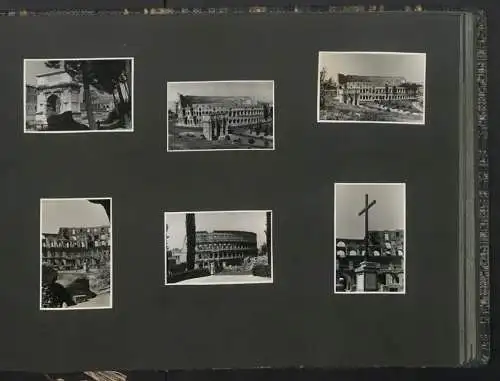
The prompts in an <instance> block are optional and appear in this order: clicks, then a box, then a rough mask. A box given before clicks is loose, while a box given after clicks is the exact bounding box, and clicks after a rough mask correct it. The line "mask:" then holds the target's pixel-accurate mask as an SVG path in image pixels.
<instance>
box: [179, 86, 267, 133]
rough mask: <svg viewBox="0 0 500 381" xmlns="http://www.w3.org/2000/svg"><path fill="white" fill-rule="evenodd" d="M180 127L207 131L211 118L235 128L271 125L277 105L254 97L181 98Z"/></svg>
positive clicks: (180, 95) (189, 96)
mask: <svg viewBox="0 0 500 381" xmlns="http://www.w3.org/2000/svg"><path fill="white" fill-rule="evenodd" d="M175 114H176V118H177V125H179V126H186V127H204V126H206V122H207V121H209V120H210V117H211V116H214V115H219V116H221V117H222V118H224V119H225V121H224V123H225V124H226V125H227V127H228V128H229V129H230V128H232V127H252V126H257V125H259V123H260V124H263V123H270V122H271V121H272V119H273V105H272V104H270V103H266V102H259V101H255V100H254V99H252V98H250V97H225V96H191V95H182V94H179V99H178V101H177V102H176V103H175Z"/></svg>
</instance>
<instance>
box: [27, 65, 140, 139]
mask: <svg viewBox="0 0 500 381" xmlns="http://www.w3.org/2000/svg"><path fill="white" fill-rule="evenodd" d="M133 72H134V59H133V58H95V59H94V58H91V59H87V58H86V59H80V58H72V59H25V60H24V132H27V133H76V132H132V131H133V130H134V127H133V120H134V116H133V90H134V89H133V76H134V75H133Z"/></svg>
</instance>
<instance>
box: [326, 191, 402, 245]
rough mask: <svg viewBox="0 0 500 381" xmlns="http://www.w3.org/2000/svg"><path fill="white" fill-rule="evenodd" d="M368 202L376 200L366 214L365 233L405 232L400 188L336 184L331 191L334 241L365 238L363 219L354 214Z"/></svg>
mask: <svg viewBox="0 0 500 381" xmlns="http://www.w3.org/2000/svg"><path fill="white" fill-rule="evenodd" d="M365 194H368V202H369V203H370V202H371V201H373V200H376V201H377V203H376V204H375V205H374V206H372V207H371V208H370V210H369V214H368V229H369V230H393V229H404V228H405V213H406V211H405V206H406V205H405V188H404V184H369V185H365V184H337V185H336V187H335V229H336V238H355V239H356V238H359V239H363V238H364V236H365V218H364V215H362V216H358V213H359V212H360V211H361V210H362V209H363V208H364V207H365Z"/></svg>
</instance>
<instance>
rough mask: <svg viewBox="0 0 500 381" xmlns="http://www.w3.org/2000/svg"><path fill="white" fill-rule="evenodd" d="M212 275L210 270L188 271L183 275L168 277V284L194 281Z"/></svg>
mask: <svg viewBox="0 0 500 381" xmlns="http://www.w3.org/2000/svg"><path fill="white" fill-rule="evenodd" d="M209 275H210V270H209V269H195V270H188V271H184V272H182V273H177V274H171V275H169V276H168V277H167V282H168V283H177V282H182V281H183V280H188V279H194V278H202V277H205V276H209Z"/></svg>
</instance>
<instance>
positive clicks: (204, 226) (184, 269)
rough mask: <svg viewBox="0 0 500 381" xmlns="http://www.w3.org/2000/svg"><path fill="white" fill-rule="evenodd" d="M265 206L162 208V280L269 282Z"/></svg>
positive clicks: (269, 247) (269, 241)
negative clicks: (244, 208) (242, 208)
mask: <svg viewBox="0 0 500 381" xmlns="http://www.w3.org/2000/svg"><path fill="white" fill-rule="evenodd" d="M272 247H273V244H272V212H271V211H270V210H267V211H266V210H262V211H261V210H248V211H213V212H212V211H210V212H208V211H204V212H167V213H165V270H166V272H165V284H166V285H230V284H257V283H273V253H272V251H273V250H272Z"/></svg>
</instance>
